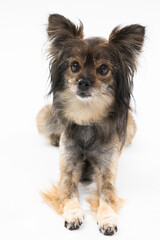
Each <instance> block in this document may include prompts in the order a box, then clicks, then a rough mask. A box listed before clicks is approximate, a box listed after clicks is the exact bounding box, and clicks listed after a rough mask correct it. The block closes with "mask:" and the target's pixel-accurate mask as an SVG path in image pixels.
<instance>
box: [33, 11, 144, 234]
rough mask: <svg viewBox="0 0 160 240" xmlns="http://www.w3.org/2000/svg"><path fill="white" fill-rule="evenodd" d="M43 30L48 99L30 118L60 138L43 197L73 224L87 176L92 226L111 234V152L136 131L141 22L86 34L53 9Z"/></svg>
mask: <svg viewBox="0 0 160 240" xmlns="http://www.w3.org/2000/svg"><path fill="white" fill-rule="evenodd" d="M47 33H48V38H49V44H50V48H49V56H50V64H49V68H50V77H51V82H50V83H51V88H50V92H49V94H51V95H52V96H53V104H51V105H47V106H45V107H44V108H42V109H41V110H40V112H39V113H38V115H37V126H38V130H39V132H40V133H42V134H44V135H45V136H46V137H48V138H49V139H50V141H51V144H53V145H55V146H57V145H59V146H60V180H59V182H58V185H57V186H53V189H52V190H51V191H48V192H46V193H44V194H43V197H44V198H45V200H46V201H47V202H48V203H50V204H51V205H53V206H54V208H55V210H56V211H57V212H58V213H59V214H63V217H64V220H65V224H64V225H65V227H66V228H67V229H69V230H75V229H78V228H79V227H80V225H81V224H82V223H83V221H84V213H83V211H82V210H81V208H80V204H79V200H78V198H79V193H78V188H77V186H78V183H79V182H84V183H87V182H88V183H90V182H91V181H94V182H95V183H96V185H97V194H98V201H97V209H96V221H97V224H98V228H99V230H100V232H101V233H103V234H104V235H113V234H114V233H116V232H117V215H118V214H117V213H118V209H119V198H118V196H117V191H116V188H115V181H116V174H117V164H118V158H119V156H120V154H121V152H122V150H123V148H124V147H125V146H128V145H130V144H131V142H132V139H133V137H134V135H135V132H136V124H135V121H134V119H133V117H132V108H131V106H130V105H131V104H130V101H131V97H132V89H133V76H134V72H135V71H136V69H137V59H138V56H139V54H140V53H141V50H142V46H143V42H144V37H145V27H144V26H141V25H138V24H134V25H129V26H126V27H123V28H121V27H119V26H118V27H116V28H115V29H114V30H113V31H112V32H111V34H110V36H109V40H106V39H105V38H101V37H92V38H87V39H85V38H84V36H83V24H82V23H81V22H80V24H79V26H76V25H75V24H74V23H73V22H71V21H70V20H69V19H66V18H65V17H64V16H62V15H59V14H52V15H50V16H49V19H48V27H47ZM90 202H91V203H92V201H90Z"/></svg>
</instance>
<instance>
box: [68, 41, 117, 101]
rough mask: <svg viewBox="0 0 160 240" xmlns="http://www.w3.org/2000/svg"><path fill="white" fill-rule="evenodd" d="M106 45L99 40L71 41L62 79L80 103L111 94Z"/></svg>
mask: <svg viewBox="0 0 160 240" xmlns="http://www.w3.org/2000/svg"><path fill="white" fill-rule="evenodd" d="M107 45H108V42H107V41H106V40H103V39H100V38H97V39H86V40H80V39H79V40H78V41H77V40H76V42H74V40H73V41H72V47H71V49H70V54H69V55H68V56H67V59H66V61H67V69H66V71H65V73H64V79H65V84H66V86H68V88H69V89H70V90H71V92H72V93H73V94H75V96H76V97H77V98H78V99H79V100H81V101H84V100H85V101H90V100H92V98H95V97H98V98H101V97H102V96H104V95H107V96H109V95H110V94H111V91H112V85H113V76H112V68H113V66H112V62H113V61H112V59H111V56H110V54H109V52H108V49H107ZM77 46H78V48H77Z"/></svg>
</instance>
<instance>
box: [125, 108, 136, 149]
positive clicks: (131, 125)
mask: <svg viewBox="0 0 160 240" xmlns="http://www.w3.org/2000/svg"><path fill="white" fill-rule="evenodd" d="M135 133H136V123H135V120H134V118H133V116H132V114H131V112H129V113H128V122H127V134H126V141H125V147H128V146H129V145H130V144H131V143H132V140H133V138H134V135H135Z"/></svg>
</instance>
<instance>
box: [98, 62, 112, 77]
mask: <svg viewBox="0 0 160 240" xmlns="http://www.w3.org/2000/svg"><path fill="white" fill-rule="evenodd" d="M97 72H98V73H99V74H101V75H102V76H105V75H107V73H108V72H109V68H108V66H107V65H106V64H102V65H101V66H100V67H98V68H97Z"/></svg>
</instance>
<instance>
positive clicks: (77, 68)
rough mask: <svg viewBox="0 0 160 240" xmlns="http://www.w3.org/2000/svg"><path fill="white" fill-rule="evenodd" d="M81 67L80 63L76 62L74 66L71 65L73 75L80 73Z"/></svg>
mask: <svg viewBox="0 0 160 240" xmlns="http://www.w3.org/2000/svg"><path fill="white" fill-rule="evenodd" d="M80 68H81V67H80V65H79V63H78V62H76V61H74V62H73V63H72V64H71V70H72V72H73V73H76V72H79V70H80Z"/></svg>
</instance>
